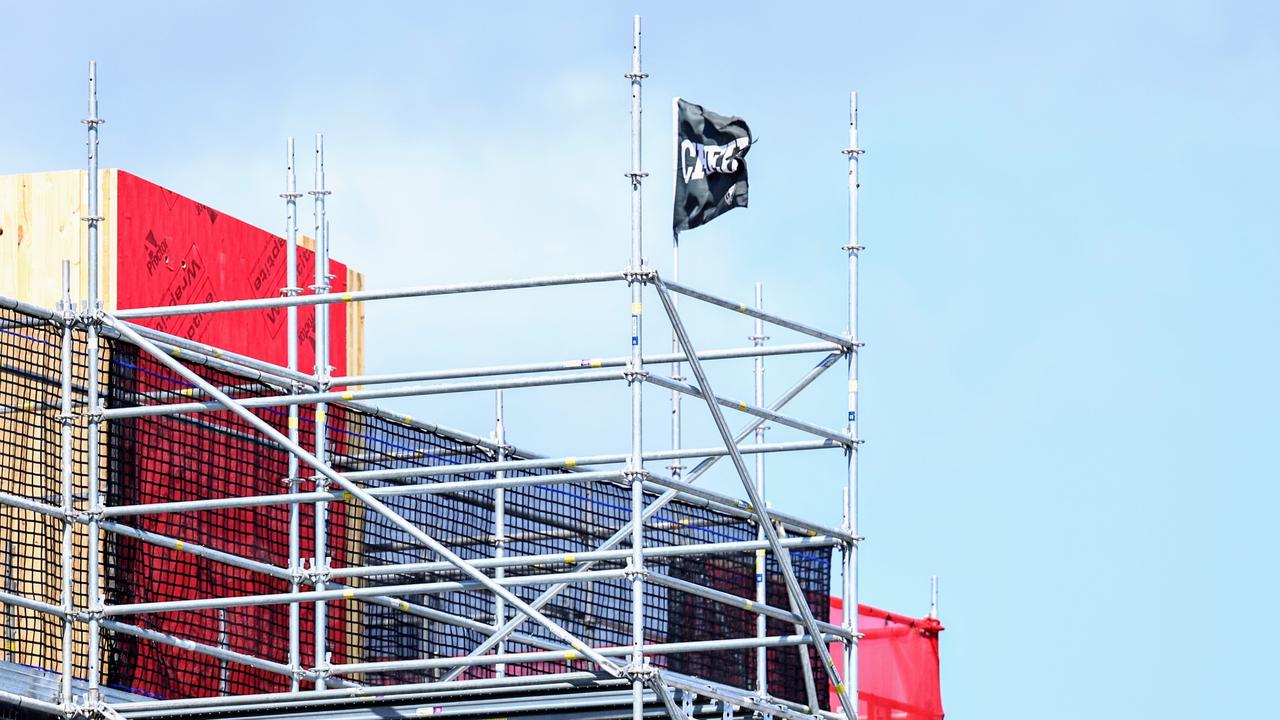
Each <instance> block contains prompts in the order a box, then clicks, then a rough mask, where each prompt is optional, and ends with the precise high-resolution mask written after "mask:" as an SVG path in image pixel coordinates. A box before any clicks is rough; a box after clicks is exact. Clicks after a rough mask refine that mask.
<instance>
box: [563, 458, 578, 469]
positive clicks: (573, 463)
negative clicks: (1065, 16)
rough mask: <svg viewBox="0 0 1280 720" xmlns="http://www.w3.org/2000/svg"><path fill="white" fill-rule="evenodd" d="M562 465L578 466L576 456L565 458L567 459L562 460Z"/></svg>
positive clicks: (568, 466)
mask: <svg viewBox="0 0 1280 720" xmlns="http://www.w3.org/2000/svg"><path fill="white" fill-rule="evenodd" d="M564 466H565V467H567V468H571V467H577V466H578V459H577V458H567V459H565V461H564Z"/></svg>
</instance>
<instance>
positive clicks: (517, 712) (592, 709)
mask: <svg viewBox="0 0 1280 720" xmlns="http://www.w3.org/2000/svg"><path fill="white" fill-rule="evenodd" d="M517 677H524V678H525V680H526V681H525V682H523V683H521V684H519V685H512V686H509V687H500V688H494V687H466V688H462V689H459V690H455V691H452V692H420V691H419V692H413V693H409V692H399V694H396V695H394V696H393V697H394V698H395V700H396V701H397V702H396V706H395V707H394V708H392V709H391V711H390V713H387V712H380V711H378V710H375V709H372V708H369V707H368V706H367V705H366V706H365V707H341V706H349V705H351V704H352V701H351V700H350V699H344V698H317V696H316V695H317V694H316V693H315V692H312V693H307V694H306V695H304V696H296V697H293V698H286V699H283V701H277V702H269V703H245V704H236V705H231V706H226V709H228V710H234V711H235V712H237V713H243V714H246V715H249V716H251V717H255V718H258V720H296V717H297V716H298V715H301V714H303V713H300V712H298V711H299V710H310V711H311V713H310V715H311V716H322V717H325V718H330V720H368V718H371V717H377V716H379V715H388V714H393V715H394V716H396V717H404V718H408V717H425V716H426V715H429V714H430V715H436V714H439V715H444V716H445V717H480V718H492V717H496V716H498V717H508V716H519V717H529V716H533V715H538V716H541V717H547V716H550V717H557V718H561V719H562V720H568V718H570V717H571V718H573V719H574V720H617V718H618V717H620V716H618V715H615V714H614V713H613V712H611V711H610V708H613V707H616V706H619V705H622V704H626V705H628V706H629V705H630V701H631V691H630V689H627V690H626V691H625V693H619V692H618V691H616V690H610V689H608V688H609V686H613V685H617V681H616V680H610V681H607V682H606V681H600V680H595V681H591V682H585V681H577V682H574V683H567V682H559V683H542V684H535V683H531V682H528V679H529V677H530V676H517ZM495 679H496V678H495ZM467 682H474V681H467ZM588 685H589V686H593V687H595V688H599V689H598V690H596V691H594V692H591V693H589V694H584V693H580V692H569V693H566V692H564V691H573V690H581V689H583V688H584V686H588ZM404 687H410V686H409V685H391V686H388V685H379V686H377V696H376V697H377V698H379V699H383V698H384V697H386V696H388V695H390V694H391V693H389V692H388V689H389V688H390V689H394V690H396V691H399V688H404ZM495 690H496V691H500V692H502V693H503V694H515V693H518V692H521V691H541V692H544V693H545V694H542V695H537V696H529V695H521V696H520V697H506V698H498V699H490V698H487V697H486V698H483V699H478V700H474V699H468V698H471V697H475V696H483V695H488V696H492V695H495V694H497V692H495ZM369 691H370V688H367V687H366V688H365V694H366V695H369V694H370V692H369ZM624 695H625V697H624ZM704 697H705V696H704ZM223 699H227V698H225V697H224V698H223ZM387 699H390V698H387ZM214 708H215V709H213V710H212V712H218V711H220V710H222V706H214ZM698 709H699V710H700V711H701V712H702V714H703V715H711V714H713V713H718V712H719V711H720V706H719V704H718V703H714V702H712V701H710V700H703V701H702V702H700V703H699V705H698ZM257 711H268V712H267V713H259V712H257ZM272 711H274V712H272ZM210 712H211V710H203V711H202V710H199V709H186V710H176V711H175V710H167V711H165V712H164V713H163V716H165V717H176V716H181V715H195V714H209V713H210ZM626 712H627V715H626V716H627V717H630V708H629V707H628V709H627V711H626ZM657 712H658V711H657V710H656V709H653V708H649V709H646V714H647V716H648V717H650V718H657V717H658V716H657V715H656V713H657ZM158 715H160V713H157V712H151V713H135V712H130V713H129V714H128V715H127V716H125V717H127V718H129V720H134V719H135V718H145V717H156V716H158ZM783 717H787V718H788V719H789V720H813V717H812V716H799V715H797V714H784V715H783Z"/></svg>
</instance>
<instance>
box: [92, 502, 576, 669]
mask: <svg viewBox="0 0 1280 720" xmlns="http://www.w3.org/2000/svg"><path fill="white" fill-rule="evenodd" d="M99 527H101V528H102V529H103V530H104V531H107V532H112V533H116V534H119V535H127V536H129V537H132V538H136V539H138V540H141V541H142V542H145V543H148V544H150V545H155V546H157V547H163V548H168V549H170V550H175V551H178V552H185V553H190V554H192V555H195V556H197V557H203V558H207V559H209V560H213V561H215V562H221V563H224V564H227V565H230V566H232V567H238V568H242V569H245V570H251V571H254V572H260V573H262V574H264V575H267V576H269V577H274V578H276V579H279V580H290V579H291V578H292V575H291V574H290V573H289V571H288V570H287V569H286V568H281V567H276V566H275V565H270V564H267V563H264V562H260V561H257V560H251V559H249V558H244V557H240V556H239V555H232V554H231V553H227V552H223V551H221V550H214V549H212V548H208V547H205V546H203V545H198V544H193V543H188V542H184V541H182V540H180V539H178V538H174V537H169V536H167V535H160V534H158V533H153V532H149V531H146V530H140V529H138V528H133V527H129V526H127V525H122V524H120V523H116V522H112V521H109V520H108V521H106V522H103V523H102V524H101V525H100V526H99ZM531 564H532V563H531ZM440 565H441V566H442V568H441V569H442V570H455V571H456V570H457V568H455V567H454V566H452V565H450V564H449V563H440ZM331 577H334V575H331ZM324 586H325V587H327V588H329V589H335V588H345V587H347V586H346V585H345V584H343V583H338V582H328V583H324ZM365 600H366V601H367V602H370V603H373V604H375V605H381V606H383V607H388V608H392V609H394V610H398V611H400V612H404V613H408V614H410V615H415V616H418V617H422V618H426V619H428V620H434V621H436V622H442V623H446V624H449V625H456V626H458V627H462V628H466V629H468V630H475V631H477V632H482V633H492V632H493V631H494V630H496V629H497V628H496V627H494V626H493V625H488V624H486V623H482V622H478V621H475V620H471V619H470V618H465V617H462V616H460V615H453V614H450V613H446V612H443V611H440V610H435V609H433V608H429V607H426V606H423V605H418V604H416V603H411V602H408V601H405V600H402V599H399V598H394V597H374V598H365ZM512 637H513V638H514V639H515V640H516V641H518V642H522V643H525V644H526V645H532V646H534V647H542V648H548V649H550V648H557V647H560V646H559V645H557V644H556V643H551V642H547V641H545V640H541V639H539V638H535V637H532V636H529V635H524V634H514V635H513V636H512ZM197 652H198V651H197Z"/></svg>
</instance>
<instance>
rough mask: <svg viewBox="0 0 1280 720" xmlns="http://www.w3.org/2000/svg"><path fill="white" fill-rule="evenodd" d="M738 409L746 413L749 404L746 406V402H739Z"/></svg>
mask: <svg viewBox="0 0 1280 720" xmlns="http://www.w3.org/2000/svg"><path fill="white" fill-rule="evenodd" d="M738 409H739V410H742V411H745V410H746V409H747V404H746V403H744V402H742V401H741V400H739V401H738Z"/></svg>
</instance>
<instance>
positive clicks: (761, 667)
mask: <svg viewBox="0 0 1280 720" xmlns="http://www.w3.org/2000/svg"><path fill="white" fill-rule="evenodd" d="M674 302H675V298H672V303H673V304H674ZM756 309H757V310H763V309H764V284H763V283H759V282H757V283H756ZM752 329H753V330H754V332H753V333H752V334H751V337H750V338H748V339H749V340H751V344H752V345H754V346H755V347H762V346H763V345H764V341H765V340H767V339H768V338H766V337H765V335H764V321H763V320H761V319H760V318H756V319H755V324H754V327H753V328H752ZM753 365H754V371H755V372H754V375H755V385H756V392H755V403H756V405H763V404H764V358H762V357H760V356H758V355H757V356H756V358H755V362H754V363H753ZM765 429H766V428H765V426H764V425H757V426H756V444H757V445H759V444H761V443H763V442H764V432H765ZM756 492H757V493H759V494H760V497H762V498H763V497H765V492H764V453H757V454H756ZM756 539H757V540H761V541H763V540H764V539H765V537H764V529H763V528H761V529H759V530H757V531H756ZM766 558H767V553H766V552H765V550H764V548H760V549H759V550H756V602H757V603H759V604H761V605H765V604H767V600H768V594H767V588H766V587H765V559H766ZM766 635H768V632H767V628H766V618H765V616H764V615H757V616H756V637H758V638H764V637H765V636H766ZM802 652H804V651H803V650H802ZM756 691H757V692H759V693H760V696H761V697H766V696H767V695H768V694H769V657H768V653H767V652H766V650H765V648H764V647H763V646H761V647H758V648H756Z"/></svg>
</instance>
